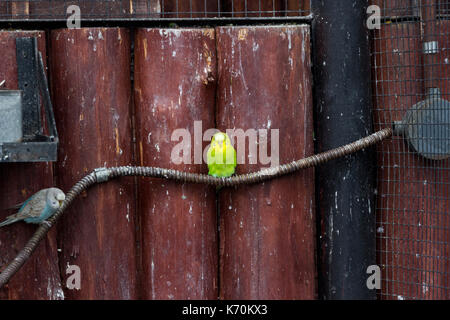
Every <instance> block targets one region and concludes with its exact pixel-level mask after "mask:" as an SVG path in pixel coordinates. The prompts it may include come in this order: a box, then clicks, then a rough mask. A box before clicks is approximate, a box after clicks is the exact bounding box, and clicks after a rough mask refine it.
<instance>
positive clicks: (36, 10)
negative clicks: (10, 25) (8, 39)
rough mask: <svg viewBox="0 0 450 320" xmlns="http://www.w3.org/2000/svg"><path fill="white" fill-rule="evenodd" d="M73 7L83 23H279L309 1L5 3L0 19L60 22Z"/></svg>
mask: <svg viewBox="0 0 450 320" xmlns="http://www.w3.org/2000/svg"><path fill="white" fill-rule="evenodd" d="M73 5H76V6H78V7H79V9H80V14H81V17H82V19H85V20H86V19H93V20H105V19H106V20H107V19H124V18H127V19H156V18H158V19H175V18H181V19H204V18H225V19H226V18H255V17H256V18H258V17H265V18H270V17H277V18H279V19H282V18H283V17H285V18H289V17H291V18H292V17H296V16H305V15H308V14H309V13H310V0H27V1H25V0H18V1H12V0H6V1H1V2H0V19H2V20H8V19H15V20H21V19H31V20H64V19H67V9H68V8H69V7H70V6H73Z"/></svg>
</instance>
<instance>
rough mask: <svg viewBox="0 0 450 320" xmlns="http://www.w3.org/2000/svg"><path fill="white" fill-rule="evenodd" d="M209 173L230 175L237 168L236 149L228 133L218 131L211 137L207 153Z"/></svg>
mask: <svg viewBox="0 0 450 320" xmlns="http://www.w3.org/2000/svg"><path fill="white" fill-rule="evenodd" d="M207 160H208V169H209V172H208V173H209V175H211V176H213V177H230V176H232V175H233V173H234V170H235V169H236V163H237V162H236V150H235V149H234V148H233V146H232V145H231V140H230V138H229V137H228V135H227V134H226V133H223V132H217V133H216V134H214V136H213V137H212V139H211V145H210V147H209V149H208V154H207Z"/></svg>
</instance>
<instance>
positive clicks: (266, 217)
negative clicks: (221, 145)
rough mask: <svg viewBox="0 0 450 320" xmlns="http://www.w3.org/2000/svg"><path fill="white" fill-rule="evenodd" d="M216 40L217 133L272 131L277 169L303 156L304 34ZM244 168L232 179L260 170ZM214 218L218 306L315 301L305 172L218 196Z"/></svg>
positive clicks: (307, 102)
mask: <svg viewBox="0 0 450 320" xmlns="http://www.w3.org/2000/svg"><path fill="white" fill-rule="evenodd" d="M244 30H245V31H244ZM216 33H217V37H218V41H217V45H218V47H217V52H218V61H219V65H218V70H219V73H218V76H219V83H218V86H219V90H218V97H217V101H218V105H217V115H216V121H217V125H218V127H219V129H222V130H225V129H230V128H231V129H232V128H241V129H243V130H244V131H246V130H247V129H267V128H271V129H279V141H280V145H279V147H280V150H279V153H280V163H288V162H290V161H293V160H295V159H300V158H303V157H305V156H309V155H311V154H312V153H313V152H314V149H313V140H312V134H313V123H312V96H311V85H312V83H311V81H312V79H311V71H310V67H311V66H310V47H309V43H310V40H309V39H310V38H309V28H308V27H307V26H289V27H285V26H273V27H270V26H261V27H245V28H244V27H220V28H217V29H216ZM243 34H246V40H245V41H240V40H239V37H240V36H242V35H243ZM255 48H257V49H256V50H255ZM302 57H303V58H302ZM269 140H270V139H269ZM249 147H250V146H249V144H248V143H246V151H245V152H246V159H247V155H248V148H249ZM268 148H269V149H270V147H268ZM238 153H239V151H238ZM246 163H247V164H239V165H238V166H237V174H242V173H248V172H252V171H257V170H258V169H260V168H262V167H266V166H264V165H261V164H260V163H259V162H258V163H257V164H248V161H246ZM219 212H220V279H221V284H220V288H221V290H220V297H221V298H222V299H313V298H314V297H315V296H316V280H315V274H316V273H315V272H316V271H315V258H314V255H315V253H314V248H315V238H314V230H315V214H314V170H313V169H308V170H304V171H301V172H298V173H295V174H293V175H289V176H286V177H282V178H279V179H276V180H273V181H268V182H264V183H262V184H258V185H252V186H241V187H239V188H238V189H234V188H225V189H222V190H221V191H220V199H219Z"/></svg>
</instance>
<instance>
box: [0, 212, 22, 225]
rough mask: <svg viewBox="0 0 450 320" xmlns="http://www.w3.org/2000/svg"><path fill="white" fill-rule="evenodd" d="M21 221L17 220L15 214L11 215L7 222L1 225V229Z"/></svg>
mask: <svg viewBox="0 0 450 320" xmlns="http://www.w3.org/2000/svg"><path fill="white" fill-rule="evenodd" d="M19 220H20V219H19V218H17V217H16V215H15V214H13V215H11V216H8V217H6V220H5V221H3V222H2V223H0V228H1V227H4V226H7V225H9V224H12V223H14V222H17V221H19Z"/></svg>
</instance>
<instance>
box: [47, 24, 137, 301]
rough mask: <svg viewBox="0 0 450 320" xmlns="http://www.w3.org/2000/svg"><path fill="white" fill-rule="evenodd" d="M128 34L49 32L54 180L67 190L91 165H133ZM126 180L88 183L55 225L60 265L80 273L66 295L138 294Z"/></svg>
mask: <svg viewBox="0 0 450 320" xmlns="http://www.w3.org/2000/svg"><path fill="white" fill-rule="evenodd" d="M130 49H131V44H130V35H129V32H128V31H127V30H126V29H117V28H86V29H61V30H54V31H52V32H51V51H50V61H51V65H50V67H51V75H52V81H51V83H52V85H53V86H52V94H53V100H54V108H55V116H56V122H57V126H58V128H59V132H60V147H59V154H58V158H59V159H64V161H63V162H58V163H57V166H56V173H57V181H58V185H59V186H60V187H62V188H63V189H64V190H68V189H69V188H70V187H72V185H73V184H74V183H76V182H77V181H78V180H79V179H81V178H82V177H83V176H84V175H85V174H87V173H88V172H90V171H92V170H93V169H94V168H98V167H104V166H118V165H131V164H133V160H132V159H133V155H132V150H133V149H132V138H131V137H132V131H131V112H130V111H131V109H130V101H131V81H130V61H131V60H130ZM133 181H134V180H133V179H132V178H123V179H118V180H114V181H110V182H108V183H107V184H102V185H97V186H95V187H93V188H91V189H89V190H88V191H87V192H86V194H85V197H80V198H78V199H76V200H75V201H74V203H73V204H72V205H71V207H70V208H68V210H67V212H66V213H65V214H64V216H63V217H62V219H61V221H60V222H59V224H58V229H59V234H58V235H59V241H58V245H59V248H60V249H61V254H60V268H61V273H62V279H63V281H66V280H67V278H68V275H66V272H65V271H66V267H67V265H77V266H79V267H80V271H81V290H69V289H66V290H65V294H66V296H67V297H68V298H70V299H134V298H137V281H136V276H137V275H136V272H137V271H136V270H137V262H136V250H135V241H136V239H135V230H136V228H135V193H134V183H133Z"/></svg>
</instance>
